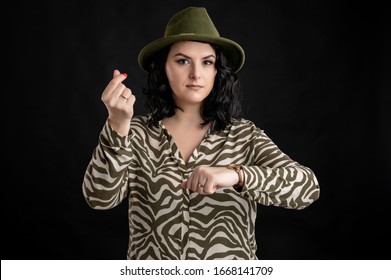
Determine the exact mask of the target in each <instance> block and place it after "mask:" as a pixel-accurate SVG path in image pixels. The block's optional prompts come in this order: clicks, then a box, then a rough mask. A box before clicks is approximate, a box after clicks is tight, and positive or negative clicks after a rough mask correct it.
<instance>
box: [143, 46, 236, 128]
mask: <svg viewBox="0 0 391 280" xmlns="http://www.w3.org/2000/svg"><path fill="white" fill-rule="evenodd" d="M212 47H213V48H214V50H215V52H216V69H217V74H216V78H215V83H214V86H213V89H212V91H211V93H210V94H209V95H208V97H207V98H206V99H205V100H204V103H203V105H202V107H201V117H202V119H203V123H201V125H206V124H208V123H209V122H211V121H212V122H214V123H213V127H212V129H213V130H223V129H225V128H226V126H227V125H229V124H232V120H233V119H234V118H238V117H240V116H241V114H242V108H241V104H240V100H239V83H238V77H237V74H236V73H235V71H233V70H232V68H231V67H230V65H229V61H228V60H227V58H226V57H225V56H224V54H223V53H222V52H221V51H220V50H219V49H218V47H216V46H213V45H212ZM169 50H170V46H168V47H166V48H164V49H162V50H161V51H160V52H159V53H158V54H157V55H156V56H155V58H154V59H153V61H152V63H151V64H150V68H149V72H148V76H147V86H146V87H143V89H142V90H143V93H144V94H145V96H146V99H145V107H146V108H147V110H148V111H149V119H148V125H149V126H154V125H155V126H156V125H157V123H158V122H159V121H160V120H162V119H163V118H165V117H171V116H173V115H174V114H175V110H176V109H180V110H181V108H179V107H178V106H177V105H176V104H175V101H174V99H173V96H172V91H171V87H170V85H169V82H168V79H167V76H166V72H165V63H166V60H167V55H168V52H169Z"/></svg>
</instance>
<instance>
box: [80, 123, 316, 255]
mask: <svg viewBox="0 0 391 280" xmlns="http://www.w3.org/2000/svg"><path fill="white" fill-rule="evenodd" d="M231 163H236V164H241V165H242V166H243V171H244V177H245V182H244V185H243V189H242V190H241V191H237V190H235V189H234V188H229V189H218V190H217V191H216V192H215V193H214V194H213V195H200V194H198V193H195V192H192V191H190V190H188V189H184V188H181V187H180V184H181V183H182V182H183V181H184V180H186V179H187V177H188V176H189V175H190V173H191V172H192V170H193V169H194V168H195V167H197V166H199V165H208V166H226V165H228V164H231ZM82 189H83V195H84V197H85V199H86V201H87V203H88V204H89V205H90V206H91V207H92V208H94V209H110V208H112V207H115V206H116V205H118V204H119V203H121V202H122V201H123V200H124V199H125V198H127V199H128V204H129V210H128V220H129V247H128V253H127V259H159V260H164V259H177V260H180V259H188V260H190V259H202V260H206V259H257V256H256V250H257V244H256V236H255V219H256V212H257V203H260V204H263V205H274V206H279V207H284V208H290V209H304V208H306V207H307V206H309V205H310V204H311V203H313V202H314V201H316V200H317V199H318V197H319V193H320V191H319V184H318V181H317V179H316V177H315V174H314V173H313V171H312V170H311V169H310V168H308V167H305V166H302V165H300V164H299V163H298V162H296V161H294V160H292V159H291V158H289V157H288V156H287V155H286V154H284V153H283V152H282V151H281V150H280V149H279V148H278V147H277V146H276V145H275V144H274V143H273V142H272V141H271V139H270V138H269V137H268V136H267V135H266V134H265V133H264V131H263V130H261V129H259V128H257V127H256V126H255V125H254V123H252V122H251V121H248V120H245V119H236V120H234V122H233V124H232V125H229V126H227V127H226V128H225V130H223V131H213V130H212V129H210V130H209V131H208V132H207V133H206V135H205V137H204V139H203V140H202V143H201V144H200V145H199V146H198V148H196V149H195V150H194V152H193V154H192V156H191V158H190V160H189V162H188V164H187V165H186V164H185V162H184V160H183V158H182V156H181V155H180V153H179V150H178V148H177V146H176V145H175V142H174V141H173V138H172V137H171V136H170V134H169V133H168V131H167V130H166V128H165V127H164V125H163V124H162V122H160V123H159V125H158V126H153V127H148V126H147V116H137V117H134V118H133V120H132V123H131V129H130V133H129V135H128V136H121V135H119V134H117V133H116V132H115V131H114V130H112V128H111V127H110V125H109V124H108V122H107V121H106V123H105V125H104V127H103V129H102V131H101V133H100V136H99V143H98V145H97V147H96V148H95V150H94V152H93V156H92V159H91V161H90V163H89V165H88V167H87V170H86V172H85V176H84V180H83V184H82Z"/></svg>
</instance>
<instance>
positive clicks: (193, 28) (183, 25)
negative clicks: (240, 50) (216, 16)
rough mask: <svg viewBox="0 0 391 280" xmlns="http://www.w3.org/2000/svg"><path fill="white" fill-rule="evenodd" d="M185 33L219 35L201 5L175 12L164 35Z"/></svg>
mask: <svg viewBox="0 0 391 280" xmlns="http://www.w3.org/2000/svg"><path fill="white" fill-rule="evenodd" d="M187 34H192V35H200V36H211V37H220V34H219V32H218V31H217V29H216V27H215V25H214V24H213V22H212V20H211V18H210V17H209V15H208V12H207V11H206V9H205V8H203V7H189V8H186V9H184V10H182V11H180V12H178V13H177V14H175V15H174V16H173V17H172V18H171V19H170V20H169V22H168V23H167V26H166V30H165V32H164V37H170V36H176V35H187Z"/></svg>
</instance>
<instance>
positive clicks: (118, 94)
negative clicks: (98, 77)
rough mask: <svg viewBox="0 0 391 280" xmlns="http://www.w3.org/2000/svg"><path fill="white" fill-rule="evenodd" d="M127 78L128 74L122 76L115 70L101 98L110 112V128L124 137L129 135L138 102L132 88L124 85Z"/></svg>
mask: <svg viewBox="0 0 391 280" xmlns="http://www.w3.org/2000/svg"><path fill="white" fill-rule="evenodd" d="M126 77H127V75H126V73H123V74H121V73H120V72H119V71H118V70H114V73H113V79H112V80H111V81H110V82H109V84H108V85H107V86H106V88H105V90H104V91H103V93H102V97H101V100H102V101H103V103H104V104H105V106H106V108H107V110H108V112H109V118H108V120H109V124H110V126H111V127H112V128H113V129H114V130H115V131H116V132H117V133H119V134H121V135H123V136H126V135H128V133H129V129H130V122H131V119H132V117H133V113H134V110H133V105H134V102H135V101H136V97H135V96H134V95H133V94H132V91H131V90H130V88H127V87H126V86H125V85H124V84H123V83H122V82H123V81H124V80H125V79H126Z"/></svg>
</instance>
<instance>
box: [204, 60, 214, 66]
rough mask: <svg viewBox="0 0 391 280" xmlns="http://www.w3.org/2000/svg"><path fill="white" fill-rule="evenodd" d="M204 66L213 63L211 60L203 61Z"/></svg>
mask: <svg viewBox="0 0 391 280" xmlns="http://www.w3.org/2000/svg"><path fill="white" fill-rule="evenodd" d="M204 64H206V65H213V64H214V61H212V60H205V61H204Z"/></svg>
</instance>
